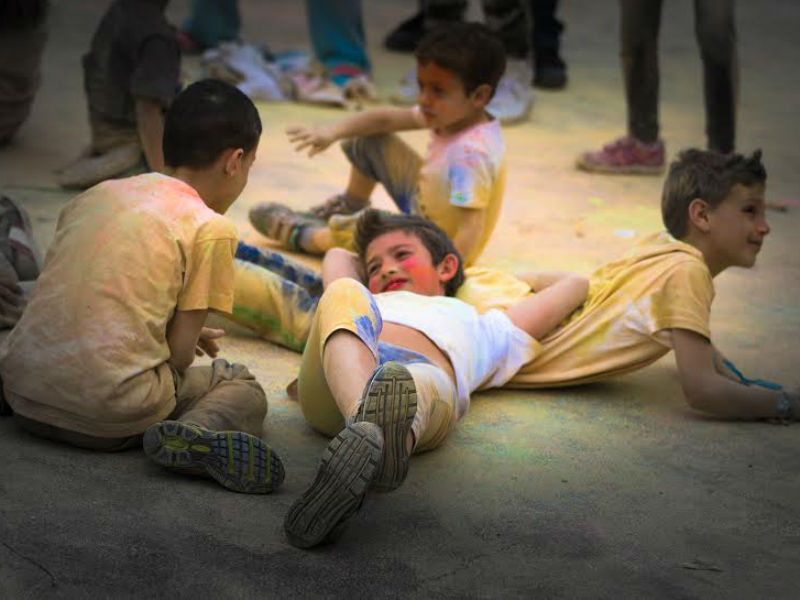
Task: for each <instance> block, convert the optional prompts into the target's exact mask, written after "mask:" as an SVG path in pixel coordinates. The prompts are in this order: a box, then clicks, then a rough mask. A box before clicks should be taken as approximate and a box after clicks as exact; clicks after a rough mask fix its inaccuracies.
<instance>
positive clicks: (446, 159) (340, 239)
mask: <svg viewBox="0 0 800 600" xmlns="http://www.w3.org/2000/svg"><path fill="white" fill-rule="evenodd" d="M416 54H417V78H418V82H419V104H418V105H417V106H415V107H413V108H378V109H373V110H366V111H364V112H361V113H359V114H357V115H355V116H352V117H350V118H347V119H344V120H343V121H339V122H337V123H332V124H330V125H323V126H319V127H298V128H294V129H290V130H289V131H288V133H289V138H290V139H291V141H292V142H294V143H296V144H297V150H302V149H304V148H308V149H309V156H313V155H314V154H317V153H318V152H321V151H323V150H324V149H325V148H327V147H328V146H330V145H331V144H332V143H333V142H335V141H336V140H340V139H344V140H345V141H344V143H343V144H342V148H343V150H344V153H345V155H346V156H347V159H348V160H349V162H350V165H351V168H350V178H349V181H348V184H347V188H346V190H345V192H344V193H343V194H340V195H338V196H335V197H333V198H331V199H329V200H328V201H327V202H325V203H324V204H322V205H320V206H317V207H315V208H314V209H312V212H313V213H314V215H315V216H316V217H318V218H320V219H324V220H325V221H327V225H325V224H324V223H320V221H319V220H318V219H317V220H312V219H309V218H307V217H304V216H302V215H300V214H298V213H295V212H293V211H292V210H291V209H289V208H287V207H285V206H282V205H279V204H262V205H259V206H256V207H254V208H253V209H252V210H251V212H250V220H251V222H252V223H253V226H254V227H255V228H256V229H257V230H259V231H260V232H261V233H263V234H265V235H267V236H268V237H270V238H273V239H276V240H278V241H280V242H282V243H283V245H284V246H286V247H288V248H291V249H293V250H303V251H305V252H309V253H313V254H323V253H324V252H325V251H326V250H328V249H329V248H331V247H334V246H338V247H346V248H352V237H353V230H354V228H355V221H356V219H357V217H356V216H353V217H347V216H342V215H348V214H351V213H356V212H357V211H359V210H361V209H363V208H365V207H367V206H369V201H370V195H371V194H372V191H373V189H374V188H375V185H376V184H377V183H381V184H383V186H384V188H385V189H386V191H387V192H388V194H389V196H391V198H392V200H393V201H394V203H395V204H396V205H397V207H398V208H399V209H400V211H402V212H403V213H406V214H418V215H422V216H424V217H427V218H428V219H430V220H431V221H433V222H434V223H436V224H437V225H438V226H439V227H441V228H442V229H443V230H444V231H445V233H447V235H448V236H449V237H450V238H451V239H452V240H453V241H454V243H455V247H456V249H457V250H458V251H459V252H460V253H461V255H462V256H463V258H464V263H465V265H470V264H472V263H473V262H474V261H475V259H476V258H477V257H478V255H480V253H481V251H482V250H483V248H484V246H485V245H486V243H487V242H488V240H489V236H490V235H491V233H492V230H493V229H494V226H495V223H496V221H497V217H498V215H499V212H500V204H501V202H502V197H503V188H504V182H505V168H504V155H505V146H504V143H503V139H502V135H501V132H500V123H499V122H498V121H497V120H496V119H494V118H493V117H492V116H491V115H490V114H489V113H487V112H486V105H487V104H488V103H489V100H490V99H491V98H492V95H493V94H494V91H495V87H496V85H497V82H498V80H499V79H500V77H501V76H502V74H503V71H504V69H505V54H504V50H503V46H502V44H501V43H500V42H499V41H498V40H497V39H495V38H494V37H493V35H492V34H491V32H489V30H488V29H486V28H485V27H484V26H483V25H480V24H478V23H452V24H448V25H446V26H442V27H441V28H439V29H436V30H434V31H432V32H431V33H430V34H428V35H427V36H426V37H425V39H424V40H423V41H422V42H421V43H420V45H419V48H418V49H417V53H416ZM412 129H430V130H431V142H430V146H429V148H428V153H427V155H426V157H425V158H424V159H420V157H419V156H418V155H417V154H416V153H415V152H414V151H413V150H412V149H411V148H410V147H409V146H408V145H407V144H406V143H405V142H403V141H402V140H401V139H400V138H399V137H398V136H397V135H395V133H394V132H397V131H404V130H412Z"/></svg>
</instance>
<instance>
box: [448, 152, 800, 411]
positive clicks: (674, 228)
mask: <svg viewBox="0 0 800 600" xmlns="http://www.w3.org/2000/svg"><path fill="white" fill-rule="evenodd" d="M766 177H767V174H766V170H765V169H764V166H763V164H762V162H761V153H760V152H755V153H754V154H753V155H751V156H743V155H741V154H732V155H723V154H720V153H717V152H707V151H702V150H696V149H690V150H686V151H684V152H682V153H681V154H679V155H678V157H677V159H676V160H675V161H674V162H673V163H672V165H671V166H670V170H669V173H668V175H667V178H666V180H665V182H664V189H663V195H662V203H661V207H662V217H663V221H664V225H665V227H666V229H667V231H664V232H660V233H656V234H653V235H650V236H648V237H646V238H644V239H643V240H642V241H641V242H640V243H639V244H637V245H636V246H634V247H633V248H632V249H631V250H630V251H629V252H628V253H626V254H625V255H624V256H623V257H622V258H620V259H619V260H616V261H614V262H611V263H608V264H606V265H604V266H602V267H600V268H599V269H597V270H596V271H595V272H594V273H593V274H592V275H591V276H590V282H591V285H590V289H589V295H588V298H587V300H586V302H585V303H584V304H583V306H582V307H581V308H580V309H579V310H577V311H575V312H574V313H573V314H572V315H571V316H570V318H569V319H568V320H567V321H566V322H565V323H564V324H562V325H561V326H559V327H558V328H556V329H555V330H553V331H552V332H551V333H550V334H549V335H547V336H545V337H544V338H543V339H542V340H541V343H542V349H541V352H539V353H538V354H537V355H536V357H535V358H534V359H533V360H532V361H531V362H529V363H528V364H526V365H524V366H523V367H522V368H521V369H520V370H519V372H518V373H517V374H516V375H515V376H514V377H513V378H512V379H511V380H510V382H509V384H508V385H509V386H511V387H522V388H539V387H553V386H566V385H570V386H571V385H578V384H582V383H588V382H592V381H598V380H601V379H606V378H609V377H613V376H617V375H621V374H623V373H628V372H631V371H634V370H637V369H640V368H642V367H645V366H647V365H649V364H651V363H652V362H654V361H655V360H657V359H659V358H660V357H662V356H663V355H664V354H666V353H667V352H669V351H670V350H674V351H675V361H676V364H677V367H678V376H679V378H680V383H681V386H682V388H683V392H684V395H685V397H686V400H687V402H688V403H689V405H690V406H691V407H692V408H693V409H695V410H697V411H700V412H703V413H706V414H709V415H714V416H717V417H721V418H727V419H765V418H766V419H769V418H776V417H777V418H780V419H781V420H797V419H800V395H799V394H798V390H791V391H789V390H784V389H782V388H781V386H780V385H777V384H772V383H770V382H764V381H762V380H750V379H747V378H746V377H744V376H743V375H742V374H741V373H739V371H738V370H737V369H736V368H735V367H734V366H733V364H732V363H731V362H730V361H728V360H727V359H726V358H725V357H724V356H723V355H722V353H721V352H720V351H719V350H718V349H717V348H716V347H715V345H714V344H713V343H712V341H711V339H712V335H711V329H710V322H709V321H710V313H711V302H712V300H713V298H714V284H713V279H714V277H716V276H717V275H719V274H720V273H722V272H723V271H724V270H725V269H727V268H728V267H733V266H737V267H745V268H747V267H752V266H753V265H754V264H755V262H756V257H757V256H758V253H759V251H760V249H761V246H762V244H763V243H764V239H765V237H766V236H767V235H768V234H769V225H768V224H767V221H766V216H765V212H764V209H765V184H766ZM473 283H474V282H473ZM473 283H470V281H469V280H468V281H467V283H466V285H465V286H463V287H462V288H461V289H460V290H459V298H462V299H463V300H465V301H467V302H469V303H471V304H473V305H476V306H478V307H479V310H482V309H485V308H488V307H497V308H502V307H504V306H508V305H511V304H512V303H514V302H517V301H518V300H519V298H520V297H525V296H526V295H528V294H529V290H526V289H525V287H526V286H524V285H521V286H519V287H518V290H519V293H515V294H509V295H508V296H506V297H504V298H502V297H500V296H499V295H496V294H493V293H492V292H491V291H489V293H487V292H486V290H481V289H480V288H479V286H474V285H473Z"/></svg>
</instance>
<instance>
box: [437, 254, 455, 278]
mask: <svg viewBox="0 0 800 600" xmlns="http://www.w3.org/2000/svg"><path fill="white" fill-rule="evenodd" d="M436 271H437V272H438V273H439V281H441V282H442V283H447V282H448V281H450V280H451V279H452V278H453V277H455V276H456V273H458V257H457V256H456V255H455V254H453V253H452V252H451V253H450V254H445V255H444V258H443V259H442V260H441V261H439V264H438V265H436Z"/></svg>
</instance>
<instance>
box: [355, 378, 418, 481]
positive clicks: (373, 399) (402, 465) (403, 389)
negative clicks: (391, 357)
mask: <svg viewBox="0 0 800 600" xmlns="http://www.w3.org/2000/svg"><path fill="white" fill-rule="evenodd" d="M416 413H417V388H416V386H415V385H414V379H413V378H412V377H411V373H410V372H409V370H408V369H407V368H406V367H405V366H404V365H402V364H400V363H397V362H387V363H384V364H382V365H381V366H380V367H378V368H377V369H375V372H374V373H373V374H372V377H371V378H370V380H369V382H368V383H367V386H366V387H365V388H364V393H363V394H362V395H361V404H360V406H359V409H358V414H357V415H356V417H355V421H356V422H361V421H366V422H369V423H375V424H376V425H378V426H379V427H380V428H381V430H382V431H383V457H382V459H381V464H380V468H379V469H378V474H377V476H376V477H375V482H374V484H373V487H374V488H375V489H376V490H379V491H391V490H394V489H397V488H398V487H400V485H402V483H403V481H404V480H405V478H406V475H408V459H409V456H410V452H409V450H408V446H407V445H406V439H407V437H408V432H409V431H411V423H412V422H413V421H414V415H415V414H416Z"/></svg>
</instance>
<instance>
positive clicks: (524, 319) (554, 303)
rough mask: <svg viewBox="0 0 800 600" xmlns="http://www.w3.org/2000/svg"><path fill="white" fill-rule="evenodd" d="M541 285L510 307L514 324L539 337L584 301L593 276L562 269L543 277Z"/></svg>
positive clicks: (509, 315)
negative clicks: (547, 277) (563, 271)
mask: <svg viewBox="0 0 800 600" xmlns="http://www.w3.org/2000/svg"><path fill="white" fill-rule="evenodd" d="M545 283H546V285H545ZM538 285H539V288H538V289H535V288H534V290H535V291H536V293H535V294H533V295H531V296H528V297H527V298H523V299H522V300H520V301H519V302H517V303H515V304H514V305H513V306H511V307H510V308H509V309H508V310H506V314H507V315H508V317H509V318H510V319H511V322H512V323H514V325H516V326H517V327H519V328H520V329H522V330H524V331H526V332H527V333H528V334H529V335H530V336H531V337H533V338H536V339H537V340H539V339H542V338H543V337H544V336H545V335H547V334H548V333H550V332H551V331H552V330H553V329H555V328H556V327H557V326H558V324H559V323H561V321H563V320H564V319H565V318H566V317H567V316H569V314H570V313H571V312H572V311H574V310H575V309H576V308H578V307H579V306H580V305H581V304H583V302H584V301H585V300H586V295H587V294H588V292H589V280H588V279H587V278H586V277H583V276H581V275H576V274H574V273H559V274H558V275H557V276H556V275H555V274H551V276H550V277H549V279H547V280H546V281H545V280H542V282H539V283H538ZM531 287H532V288H533V284H531Z"/></svg>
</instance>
